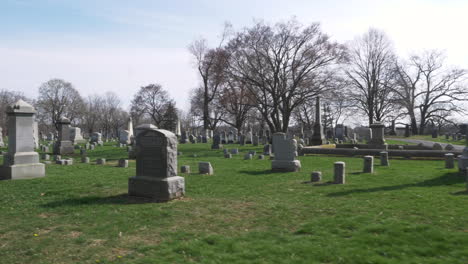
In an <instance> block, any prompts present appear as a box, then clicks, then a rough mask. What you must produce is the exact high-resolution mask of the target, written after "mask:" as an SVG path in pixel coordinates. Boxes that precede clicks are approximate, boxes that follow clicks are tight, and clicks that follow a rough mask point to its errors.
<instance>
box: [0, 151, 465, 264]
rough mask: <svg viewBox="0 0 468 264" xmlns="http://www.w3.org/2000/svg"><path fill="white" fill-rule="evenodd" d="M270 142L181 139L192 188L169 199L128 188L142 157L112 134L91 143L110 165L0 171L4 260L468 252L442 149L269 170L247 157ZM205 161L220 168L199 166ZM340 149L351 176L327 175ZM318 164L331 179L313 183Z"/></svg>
mask: <svg viewBox="0 0 468 264" xmlns="http://www.w3.org/2000/svg"><path fill="white" fill-rule="evenodd" d="M227 147H228V148H229V147H232V146H230V145H227ZM236 147H238V146H237V145H236ZM260 149H261V148H260V147H258V148H253V147H242V148H240V150H241V154H240V155H235V156H234V158H233V159H224V158H223V157H222V150H216V151H212V150H210V149H209V145H208V144H196V145H191V144H184V145H179V150H180V151H181V152H183V155H182V156H180V157H179V167H180V166H181V165H190V166H191V168H192V171H194V173H192V174H190V175H182V174H180V175H181V176H184V177H185V180H186V197H185V198H183V199H179V200H174V201H171V202H168V203H151V202H149V201H148V200H145V199H138V198H131V197H128V196H127V188H128V178H129V177H131V176H134V175H135V163H134V161H133V162H130V167H129V168H117V167H115V161H116V160H117V159H118V158H123V157H126V151H125V149H123V148H122V149H120V148H114V147H111V146H105V147H101V148H97V149H96V150H95V151H90V152H89V157H91V160H92V161H94V160H95V159H96V158H101V157H104V158H107V160H108V161H110V162H109V163H108V165H106V166H98V165H94V164H81V163H79V161H78V160H76V161H75V165H72V166H58V165H47V169H46V171H47V176H46V177H45V178H41V179H33V180H17V181H1V182H0V193H1V196H0V197H1V202H0V212H1V213H0V221H1V223H2V224H1V225H0V263H8V264H15V263H18V264H20V263H21V264H25V263H35V264H40V263H44V264H45V263H140V264H143V263H468V211H467V204H468V195H467V192H466V191H465V184H464V180H463V178H462V177H460V176H459V175H458V174H457V171H456V169H444V168H443V166H444V162H443V161H440V160H439V161H436V160H430V161H426V160H391V161H390V162H391V166H390V167H380V166H378V165H376V166H375V171H376V172H375V173H374V174H363V173H361V169H362V163H363V162H362V159H360V158H344V157H339V158H338V157H330V156H322V157H320V156H306V157H300V160H301V162H302V167H303V168H302V171H301V172H298V173H271V172H270V167H271V162H270V161H269V160H257V159H255V160H243V154H244V153H245V152H246V151H247V150H257V152H259V151H260ZM193 153H196V154H197V155H198V157H196V158H194V157H191V155H192V154H193ZM76 158H78V156H76ZM199 161H210V162H211V163H212V165H213V167H214V170H215V175H213V176H206V175H199V174H198V173H196V171H197V163H198V162H199ZM335 161H345V162H346V171H347V184H345V185H335V184H329V183H328V182H329V181H331V180H332V173H333V172H332V170H333V162H335ZM376 163H377V164H378V159H377V160H376ZM315 170H319V171H322V173H323V178H324V179H323V181H322V183H318V184H310V183H304V182H306V181H308V180H309V179H310V172H311V171H315ZM35 234H36V235H37V236H35Z"/></svg>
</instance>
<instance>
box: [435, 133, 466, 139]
mask: <svg viewBox="0 0 468 264" xmlns="http://www.w3.org/2000/svg"><path fill="white" fill-rule="evenodd" d="M450 137H451V138H452V140H453V141H459V140H463V139H465V138H466V136H465V135H463V134H460V133H452V134H445V139H446V140H450ZM433 138H434V136H433ZM436 138H437V137H436Z"/></svg>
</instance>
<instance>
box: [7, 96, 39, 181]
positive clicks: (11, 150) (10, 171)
mask: <svg viewBox="0 0 468 264" xmlns="http://www.w3.org/2000/svg"><path fill="white" fill-rule="evenodd" d="M35 113H36V110H35V109H34V107H33V106H32V105H30V104H28V103H26V102H25V101H23V100H19V101H18V102H16V103H14V104H12V105H9V106H8V107H7V115H8V139H9V142H8V153H7V154H5V155H4V156H3V166H2V167H0V179H2V180H15V179H28V178H38V177H44V176H45V165H44V164H42V163H40V162H39V154H38V153H37V152H34V141H33V136H32V134H33V116H34V114H35Z"/></svg>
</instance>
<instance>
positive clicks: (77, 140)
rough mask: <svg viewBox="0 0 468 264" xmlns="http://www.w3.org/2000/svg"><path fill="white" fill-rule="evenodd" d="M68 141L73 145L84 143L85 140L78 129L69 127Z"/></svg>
mask: <svg viewBox="0 0 468 264" xmlns="http://www.w3.org/2000/svg"><path fill="white" fill-rule="evenodd" d="M70 141H71V142H72V143H73V144H81V143H85V142H86V140H85V139H84V138H83V136H82V135H81V129H80V128H79V127H70Z"/></svg>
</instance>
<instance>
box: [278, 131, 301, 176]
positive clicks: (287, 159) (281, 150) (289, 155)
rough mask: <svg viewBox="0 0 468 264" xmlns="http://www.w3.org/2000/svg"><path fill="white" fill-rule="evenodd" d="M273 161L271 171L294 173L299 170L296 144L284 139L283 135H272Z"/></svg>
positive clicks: (284, 135) (299, 164) (292, 140)
mask: <svg viewBox="0 0 468 264" xmlns="http://www.w3.org/2000/svg"><path fill="white" fill-rule="evenodd" d="M273 146H274V153H275V159H274V160H273V161H272V162H271V169H272V170H273V171H287V172H294V171H299V170H300V169H301V162H300V161H299V160H296V149H297V142H296V140H295V139H288V138H286V134H285V133H275V134H273Z"/></svg>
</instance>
